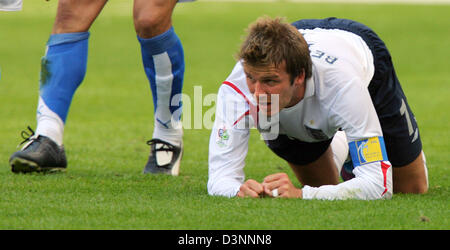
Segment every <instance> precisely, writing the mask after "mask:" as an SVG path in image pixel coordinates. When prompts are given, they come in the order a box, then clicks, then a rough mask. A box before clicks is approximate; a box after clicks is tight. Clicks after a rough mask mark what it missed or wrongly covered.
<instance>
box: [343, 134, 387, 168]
mask: <svg viewBox="0 0 450 250" xmlns="http://www.w3.org/2000/svg"><path fill="white" fill-rule="evenodd" d="M348 146H349V151H350V156H351V158H352V161H353V166H354V167H358V166H362V165H365V164H369V163H372V162H377V161H387V160H388V157H387V153H386V146H385V145H384V139H383V137H382V136H378V137H372V138H368V139H363V140H359V141H352V142H350V143H349V144H348Z"/></svg>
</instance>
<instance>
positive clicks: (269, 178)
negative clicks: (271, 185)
mask: <svg viewBox="0 0 450 250" xmlns="http://www.w3.org/2000/svg"><path fill="white" fill-rule="evenodd" d="M282 178H287V174H286V173H276V174H271V175H268V176H266V178H264V181H263V182H272V181H276V180H279V179H282Z"/></svg>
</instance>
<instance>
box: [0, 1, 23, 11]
mask: <svg viewBox="0 0 450 250" xmlns="http://www.w3.org/2000/svg"><path fill="white" fill-rule="evenodd" d="M0 10H3V11H18V10H22V0H0Z"/></svg>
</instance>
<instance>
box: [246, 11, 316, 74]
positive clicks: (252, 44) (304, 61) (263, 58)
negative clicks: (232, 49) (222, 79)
mask: <svg viewBox="0 0 450 250" xmlns="http://www.w3.org/2000/svg"><path fill="white" fill-rule="evenodd" d="M247 33H248V35H247V37H246V38H245V41H244V42H243V43H242V45H241V49H240V52H239V54H238V57H239V60H243V63H244V64H245V65H248V66H250V67H252V68H265V67H279V66H280V65H281V64H282V63H283V62H285V63H286V71H287V73H288V74H289V75H290V77H291V81H292V80H293V79H294V78H295V77H297V76H299V75H301V74H302V73H303V72H305V79H308V78H310V77H311V75H312V62H311V57H310V55H309V48H308V44H307V43H306V41H305V39H304V38H303V36H302V34H300V32H299V31H298V30H297V29H296V28H295V27H294V26H292V25H291V24H289V23H287V22H286V21H285V19H284V18H280V17H278V18H274V19H272V18H270V17H261V18H258V19H257V20H256V22H254V23H252V24H250V25H249V27H248V29H247Z"/></svg>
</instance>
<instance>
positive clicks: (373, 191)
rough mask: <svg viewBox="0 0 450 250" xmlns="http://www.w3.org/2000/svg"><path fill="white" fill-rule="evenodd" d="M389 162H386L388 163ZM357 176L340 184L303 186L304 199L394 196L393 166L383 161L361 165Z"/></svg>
mask: <svg viewBox="0 0 450 250" xmlns="http://www.w3.org/2000/svg"><path fill="white" fill-rule="evenodd" d="M387 163H389V162H384V163H383V164H387ZM354 174H355V176H356V177H355V178H353V179H351V180H349V181H346V182H343V183H340V184H338V185H324V186H320V187H310V186H305V187H303V189H302V191H303V199H322V200H345V199H360V200H376V199H389V198H391V197H392V168H391V167H389V168H387V167H383V165H382V163H381V162H374V163H371V164H370V166H369V165H366V166H359V167H357V168H356V169H355V170H354Z"/></svg>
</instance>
